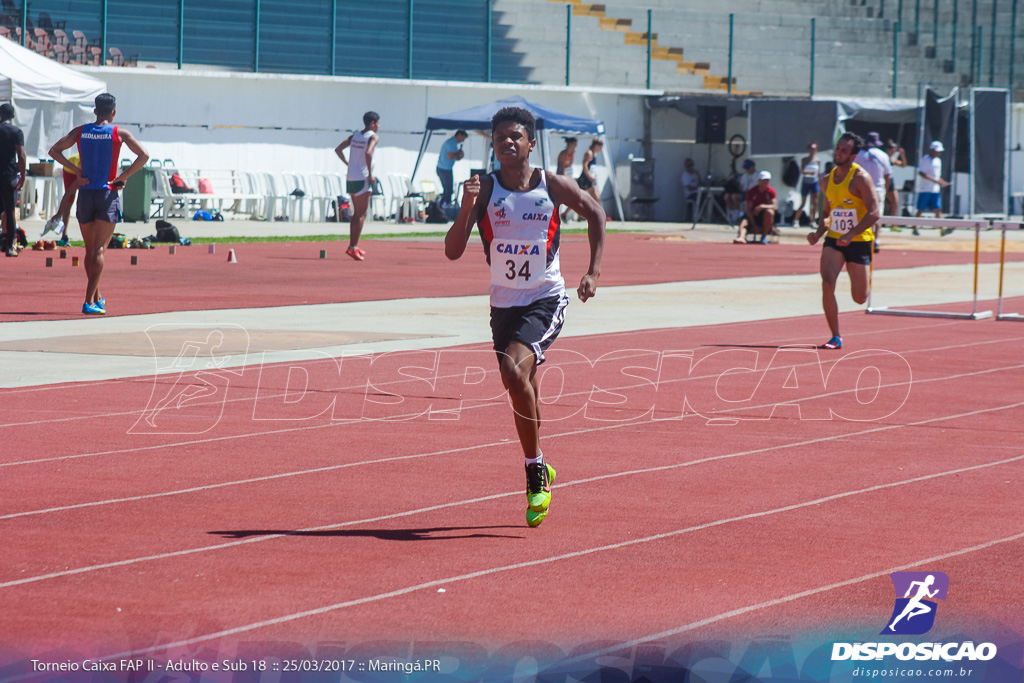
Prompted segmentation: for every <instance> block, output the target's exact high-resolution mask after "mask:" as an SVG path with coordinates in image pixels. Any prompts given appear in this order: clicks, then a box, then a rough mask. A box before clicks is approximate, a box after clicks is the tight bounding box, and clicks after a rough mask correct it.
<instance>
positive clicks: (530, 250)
mask: <svg viewBox="0 0 1024 683" xmlns="http://www.w3.org/2000/svg"><path fill="white" fill-rule="evenodd" d="M497 249H498V253H499V254H514V255H525V256H535V255H537V254H539V253H540V247H538V246H537V245H536V244H512V243H511V242H509V243H506V244H503V243H501V242H499V243H498V245H497Z"/></svg>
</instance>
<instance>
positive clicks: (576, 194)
mask: <svg viewBox="0 0 1024 683" xmlns="http://www.w3.org/2000/svg"><path fill="white" fill-rule="evenodd" d="M544 172H545V173H547V184H548V188H549V192H550V193H551V199H553V200H554V202H555V204H556V205H559V204H560V205H565V206H567V207H569V208H570V209H572V210H573V211H575V212H576V213H577V214H579V215H580V216H582V217H583V218H585V219H586V220H587V237H588V238H589V240H590V268H589V269H588V270H587V274H586V275H584V276H583V278H582V279H581V280H580V286H579V288H578V289H577V290H576V293H577V295H578V296H579V297H580V301H586V300H587V299H589V298H591V297H592V296H594V295H595V294H596V293H597V280H598V278H599V277H601V255H602V254H603V253H604V224H605V222H606V221H607V220H608V219H607V216H605V213H604V207H602V206H601V204H600V203H599V202H598V201H597V200H596V199H594V198H593V197H591V196H590V193H588V192H583V191H582V190H580V186H579V185H577V184H576V182H575V181H574V180H573V179H572V178H568V177H566V176H560V175H556V174H554V173H549V172H548V171H544ZM555 208H556V209H557V208H558V207H557V206H556V207H555Z"/></svg>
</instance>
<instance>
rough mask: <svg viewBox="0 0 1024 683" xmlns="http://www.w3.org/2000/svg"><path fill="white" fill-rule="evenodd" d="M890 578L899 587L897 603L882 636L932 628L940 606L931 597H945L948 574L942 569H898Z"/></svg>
mask: <svg viewBox="0 0 1024 683" xmlns="http://www.w3.org/2000/svg"><path fill="white" fill-rule="evenodd" d="M889 578H891V579H892V583H893V587H894V588H895V589H896V606H895V607H893V610H892V616H891V617H889V624H888V625H887V626H886V627H885V628H884V629H882V635H891V634H894V633H895V634H900V635H920V634H922V633H927V632H928V631H930V630H931V628H932V626H933V625H934V624H935V611H936V610H937V609H938V603H937V602H935V600H933V599H930V598H938V599H939V600H945V599H946V592H947V591H948V590H949V577H948V576H947V575H945V574H943V573H942V572H896V573H894V574H890V575H889ZM900 596H902V597H900Z"/></svg>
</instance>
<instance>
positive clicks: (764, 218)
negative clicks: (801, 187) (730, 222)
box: [733, 171, 778, 244]
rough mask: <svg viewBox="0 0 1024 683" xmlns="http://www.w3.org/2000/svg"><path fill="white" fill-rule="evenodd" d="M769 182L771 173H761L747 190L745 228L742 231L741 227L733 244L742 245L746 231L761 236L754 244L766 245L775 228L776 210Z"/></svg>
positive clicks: (774, 196)
mask: <svg viewBox="0 0 1024 683" xmlns="http://www.w3.org/2000/svg"><path fill="white" fill-rule="evenodd" d="M771 180H772V174H771V173H769V172H768V171H761V172H760V173H758V174H757V185H755V186H754V187H752V188H750V189H749V190H747V227H746V228H745V229H744V228H743V227H742V226H741V231H742V233H743V234H741V235H740V236H739V237H737V238H736V239H734V240H733V243H734V244H744V243H745V242H746V239H745V238H746V233H747V232H748V231H749V232H752V233H754V234H755V235H760V236H761V237H760V239H756V240H755V241H754V243H755V244H768V235H770V234H772V229H773V228H774V227H775V210H776V209H777V208H778V200H777V198H776V195H775V190H773V189H772V187H771Z"/></svg>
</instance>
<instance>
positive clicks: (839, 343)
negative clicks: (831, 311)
mask: <svg viewBox="0 0 1024 683" xmlns="http://www.w3.org/2000/svg"><path fill="white" fill-rule="evenodd" d="M821 348H823V349H841V348H843V340H842V337H832V338H831V339H829V340H828V341H827V342H825V343H824V344H822V345H821Z"/></svg>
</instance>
